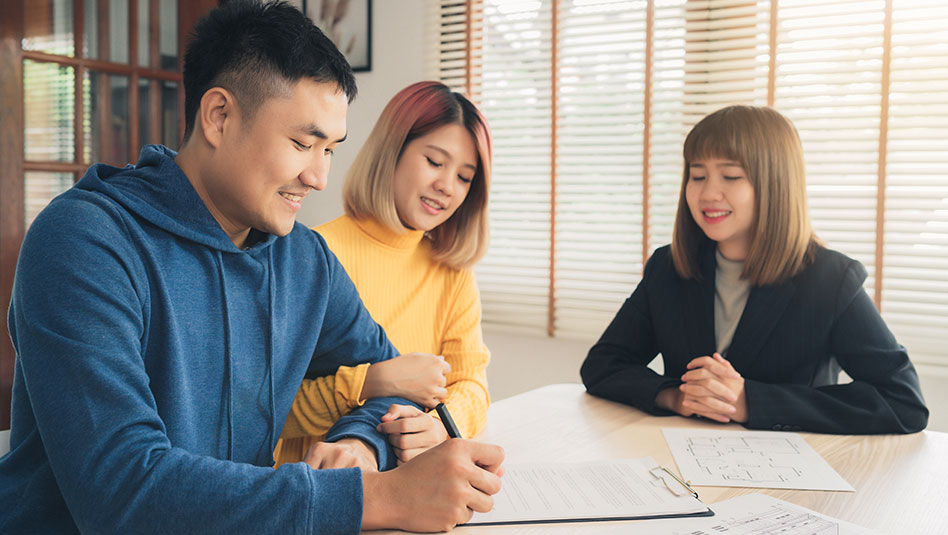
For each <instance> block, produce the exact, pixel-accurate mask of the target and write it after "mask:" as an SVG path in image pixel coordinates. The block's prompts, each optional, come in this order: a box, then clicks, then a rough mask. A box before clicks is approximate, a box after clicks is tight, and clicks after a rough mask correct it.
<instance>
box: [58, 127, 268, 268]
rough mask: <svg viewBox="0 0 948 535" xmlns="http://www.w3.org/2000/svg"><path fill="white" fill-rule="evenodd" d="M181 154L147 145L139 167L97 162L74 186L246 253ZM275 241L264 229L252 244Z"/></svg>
mask: <svg viewBox="0 0 948 535" xmlns="http://www.w3.org/2000/svg"><path fill="white" fill-rule="evenodd" d="M177 155H178V154H177V152H175V151H173V150H171V149H169V148H168V147H165V146H162V145H145V146H144V147H142V150H141V153H140V154H139V156H138V164H137V165H135V166H134V167H133V166H131V165H129V166H126V167H124V168H121V167H113V166H111V165H106V164H95V165H93V166H92V167H90V168H89V170H88V171H86V174H85V175H83V177H82V180H80V181H79V182H78V183H77V184H76V186H75V187H76V188H79V189H84V190H87V191H97V192H100V193H102V194H104V195H106V196H107V197H109V198H111V199H113V200H114V201H115V202H117V203H119V204H120V205H122V206H123V207H125V208H126V209H127V210H128V211H130V212H132V213H134V214H136V215H137V216H139V217H141V218H143V219H145V220H146V221H148V222H149V223H151V224H153V225H155V226H157V227H160V228H162V229H164V230H166V231H168V232H170V233H172V234H174V235H176V236H180V237H182V238H185V239H187V240H190V241H193V242H195V243H199V244H201V245H206V246H208V247H211V248H213V249H216V250H218V251H221V252H229V253H239V252H241V250H240V249H239V248H237V246H236V245H234V242H233V241H231V239H230V237H229V236H228V235H227V233H226V232H224V229H223V228H221V225H220V223H218V222H217V220H216V219H214V216H213V215H211V212H210V211H209V210H208V209H207V205H205V204H204V200H203V199H201V197H200V196H199V195H198V193H197V191H196V190H195V189H194V186H192V185H191V181H190V180H188V177H187V176H186V175H185V174H184V171H182V170H181V168H180V167H178V164H177V163H175V161H174V159H175V157H176V156H177ZM275 239H276V236H274V235H272V234H264V233H262V232H261V233H260V234H259V239H258V240H257V241H256V242H255V243H254V247H253V248H254V249H258V248H263V247H269V246H270V245H271V244H272V243H273V241H274V240H275Z"/></svg>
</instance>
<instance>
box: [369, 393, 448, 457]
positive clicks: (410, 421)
mask: <svg viewBox="0 0 948 535" xmlns="http://www.w3.org/2000/svg"><path fill="white" fill-rule="evenodd" d="M377 429H378V431H379V432H380V433H385V434H386V435H388V442H389V444H391V445H392V448H393V449H394V450H395V456H396V457H398V464H402V463H406V462H408V461H410V460H412V459H414V458H415V457H416V456H418V454H420V453H422V452H424V451H426V450H428V449H430V448H432V447H434V446H437V445H438V444H441V443H442V442H444V441H445V440H447V439H448V432H447V431H445V430H444V424H442V423H441V421H439V420H437V419H435V418H434V417H433V416H431V415H429V414H426V413H424V412H421V411H420V410H418V409H416V408H415V407H412V406H411V405H392V406H391V407H389V408H388V412H386V413H385V414H383V415H382V423H381V424H379V426H378V428H377Z"/></svg>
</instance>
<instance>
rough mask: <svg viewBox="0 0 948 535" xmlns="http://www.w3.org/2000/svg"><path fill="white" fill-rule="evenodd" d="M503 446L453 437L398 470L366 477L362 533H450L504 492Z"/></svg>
mask: <svg viewBox="0 0 948 535" xmlns="http://www.w3.org/2000/svg"><path fill="white" fill-rule="evenodd" d="M503 460H504V450H503V449H502V448H501V447H500V446H495V445H493V444H484V443H482V442H474V441H470V440H462V439H452V440H448V441H445V442H443V443H441V444H439V445H438V446H435V447H434V448H432V449H430V450H428V451H426V452H424V453H422V454H421V455H419V456H417V457H415V458H414V459H412V460H411V461H409V462H407V463H405V464H403V465H401V466H399V467H398V468H396V469H394V470H390V471H388V472H379V473H363V474H362V487H363V490H362V496H363V506H362V507H363V510H362V529H365V530H369V529H392V528H394V529H403V530H406V531H426V532H431V531H448V530H450V529H452V528H453V527H454V526H456V525H458V524H463V523H465V522H467V521H468V520H470V519H471V516H472V515H473V514H474V511H477V512H487V511H490V510H491V508H493V506H494V499H493V498H492V497H491V496H492V495H494V494H496V493H497V492H499V491H500V476H501V475H502V474H503V470H502V468H501V463H502V462H503Z"/></svg>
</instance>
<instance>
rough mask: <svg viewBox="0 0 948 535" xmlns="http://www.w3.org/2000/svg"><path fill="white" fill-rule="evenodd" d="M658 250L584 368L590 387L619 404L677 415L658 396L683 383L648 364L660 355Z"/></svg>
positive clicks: (597, 394) (585, 380)
mask: <svg viewBox="0 0 948 535" xmlns="http://www.w3.org/2000/svg"><path fill="white" fill-rule="evenodd" d="M658 254H659V253H656V254H655V255H653V256H652V258H651V259H649V261H648V263H647V264H646V266H645V272H644V274H643V276H642V280H641V281H640V282H639V285H638V286H637V287H636V288H635V291H634V292H632V295H631V296H630V297H629V298H628V299H626V300H625V303H623V305H622V308H620V309H619V312H618V313H617V314H616V317H615V318H613V320H612V322H611V323H610V324H609V326H608V327H606V330H605V332H604V333H603V334H602V336H601V337H600V338H599V341H598V342H596V345H594V346H593V347H592V349H590V350H589V354H588V355H586V360H585V361H584V362H583V365H582V367H581V368H580V376H581V377H582V379H583V384H584V385H586V390H587V391H588V392H589V393H590V394H593V395H595V396H599V397H602V398H605V399H609V400H612V401H618V402H619V403H625V404H627V405H632V406H633V407H637V408H639V409H641V410H643V411H646V412H649V413H651V414H656V415H669V414H674V413H672V412H670V411H666V410H665V409H663V408H661V407H658V406H656V405H655V397H656V396H658V393H659V391H661V390H662V389H665V388H670V387H676V386H678V385H680V384H681V381H680V380H678V379H669V378H667V377H664V376H662V375H659V374H658V373H655V371H654V370H652V369H651V368H649V367H648V364H649V363H650V362H651V361H652V359H654V358H655V356H656V355H657V354H658V343H657V341H656V338H655V332H654V329H653V327H652V316H651V312H650V311H649V302H648V281H649V279H650V278H651V277H652V276H653V271H654V270H655V269H659V267H657V266H656V265H655V264H656V256H657V255H658Z"/></svg>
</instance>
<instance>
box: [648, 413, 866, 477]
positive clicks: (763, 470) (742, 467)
mask: <svg viewBox="0 0 948 535" xmlns="http://www.w3.org/2000/svg"><path fill="white" fill-rule="evenodd" d="M662 432H663V433H664V434H665V441H666V442H667V443H668V449H669V450H671V452H672V455H673V456H674V457H675V463H676V464H677V465H678V470H679V472H680V473H681V475H682V477H683V478H684V480H685V481H686V482H688V483H689V484H691V485H707V486H717V487H754V488H771V489H802V490H841V491H855V489H854V488H853V487H852V485H850V484H849V483H847V482H846V480H845V479H843V478H842V477H841V476H840V475H839V474H838V473H837V472H836V471H835V470H833V468H832V467H831V466H830V465H829V464H828V463H827V462H826V460H824V459H823V458H822V457H820V454H819V453H817V452H816V450H814V449H813V448H812V447H811V446H810V445H809V444H807V442H806V441H805V440H803V437H802V436H800V435H799V434H797V433H785V432H776V431H727V430H714V429H678V428H667V427H666V428H663V429H662Z"/></svg>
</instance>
